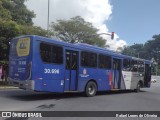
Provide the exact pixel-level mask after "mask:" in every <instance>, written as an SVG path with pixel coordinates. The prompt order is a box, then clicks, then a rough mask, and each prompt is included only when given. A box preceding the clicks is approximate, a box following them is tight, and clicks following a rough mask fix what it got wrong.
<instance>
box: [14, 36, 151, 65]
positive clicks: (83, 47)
mask: <svg viewBox="0 0 160 120" xmlns="http://www.w3.org/2000/svg"><path fill="white" fill-rule="evenodd" d="M24 37H31V38H33V39H36V40H40V41H43V42H49V43H54V44H58V45H62V46H67V47H71V48H75V49H79V50H86V51H92V52H98V53H101V54H108V55H112V56H114V57H118V58H128V59H136V60H142V61H145V63H151V61H150V60H145V59H141V58H136V57H132V56H128V55H123V54H120V53H117V52H114V51H112V50H109V49H105V48H101V47H97V46H93V45H90V44H86V43H75V44H72V43H67V42H64V41H62V40H57V39H53V38H47V37H42V36H38V35H24V36H19V37H16V38H14V39H19V38H24ZM14 39H13V40H14Z"/></svg>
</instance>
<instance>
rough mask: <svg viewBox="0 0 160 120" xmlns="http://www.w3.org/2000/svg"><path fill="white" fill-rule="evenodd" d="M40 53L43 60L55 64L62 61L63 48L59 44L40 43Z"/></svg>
mask: <svg viewBox="0 0 160 120" xmlns="http://www.w3.org/2000/svg"><path fill="white" fill-rule="evenodd" d="M40 54H41V58H42V61H43V62H47V63H56V64H62V63H63V48H62V47H60V46H56V45H49V44H46V43H41V44H40Z"/></svg>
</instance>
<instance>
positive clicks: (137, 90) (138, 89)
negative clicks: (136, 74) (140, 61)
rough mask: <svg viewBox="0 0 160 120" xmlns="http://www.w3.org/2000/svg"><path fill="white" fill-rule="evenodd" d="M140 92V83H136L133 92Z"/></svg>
mask: <svg viewBox="0 0 160 120" xmlns="http://www.w3.org/2000/svg"><path fill="white" fill-rule="evenodd" d="M140 91H141V83H140V82H138V84H137V88H136V89H135V92H140Z"/></svg>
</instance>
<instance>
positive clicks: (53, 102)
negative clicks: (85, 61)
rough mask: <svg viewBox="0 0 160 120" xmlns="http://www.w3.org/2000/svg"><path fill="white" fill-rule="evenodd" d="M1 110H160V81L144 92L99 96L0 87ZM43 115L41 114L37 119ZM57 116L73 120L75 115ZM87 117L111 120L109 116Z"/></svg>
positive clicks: (103, 94) (111, 93) (108, 93)
mask: <svg viewBox="0 0 160 120" xmlns="http://www.w3.org/2000/svg"><path fill="white" fill-rule="evenodd" d="M0 111H160V82H157V83H153V84H152V86H151V88H145V89H142V91H141V92H140V93H135V92H133V91H120V92H117V91H114V92H100V93H98V94H97V95H96V96H95V97H84V96H83V95H82V94H77V93H72V94H71V93H68V94H53V93H37V92H32V91H25V90H20V89H12V90H0ZM43 119H44V118H41V119H40V118H37V120H43ZM50 119H51V120H52V119H53V118H50ZM54 119H58V120H59V119H60V120H66V119H68V120H70V119H71V118H63V117H62V118H54ZM72 119H73V118H72ZM75 119H76V120H81V119H82V118H75ZM87 119H88V120H90V119H95V120H96V119H99V120H101V119H104V120H107V119H109V118H87ZM110 119H117V118H110ZM125 119H127V118H122V120H125ZM134 119H135V118H134ZM138 119H139V118H137V119H135V120H138ZM150 119H151V120H152V118H149V120H150ZM7 120H9V119H7ZM11 120H12V119H11ZM15 120H18V119H15ZM28 120H30V119H28Z"/></svg>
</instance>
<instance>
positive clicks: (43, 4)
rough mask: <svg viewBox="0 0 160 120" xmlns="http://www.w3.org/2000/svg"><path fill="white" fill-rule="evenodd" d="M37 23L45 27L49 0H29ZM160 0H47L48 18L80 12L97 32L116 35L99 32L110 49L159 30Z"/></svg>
mask: <svg viewBox="0 0 160 120" xmlns="http://www.w3.org/2000/svg"><path fill="white" fill-rule="evenodd" d="M25 4H26V5H27V7H28V9H30V10H33V11H34V13H35V14H36V18H34V19H33V22H34V24H35V25H36V26H41V27H42V28H44V29H47V15H48V0H38V1H37V0H28V1H27V2H26V3H25ZM159 5H160V0H50V19H49V21H50V22H52V21H56V20H58V19H65V20H68V19H70V18H72V17H75V16H78V15H79V16H81V17H82V18H84V19H85V20H86V21H88V22H91V23H92V24H93V25H94V27H96V28H98V29H99V32H98V33H111V32H115V39H114V40H111V39H110V36H106V35H102V37H103V38H105V39H106V44H107V45H110V49H112V50H116V49H117V48H118V47H124V46H126V45H127V46H128V45H133V44H135V43H138V44H144V43H145V42H146V41H147V40H150V39H152V36H153V35H155V34H159V29H158V27H159V26H160V15H159V14H158V13H159V11H160V7H159Z"/></svg>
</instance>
